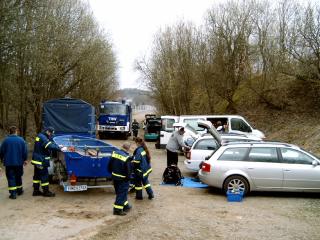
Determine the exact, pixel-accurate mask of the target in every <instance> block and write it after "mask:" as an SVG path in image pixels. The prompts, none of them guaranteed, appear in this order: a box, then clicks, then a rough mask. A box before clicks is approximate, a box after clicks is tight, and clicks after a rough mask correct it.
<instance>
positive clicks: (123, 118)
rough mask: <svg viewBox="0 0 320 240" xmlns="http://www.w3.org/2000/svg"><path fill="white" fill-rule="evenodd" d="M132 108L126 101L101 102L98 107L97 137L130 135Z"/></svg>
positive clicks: (126, 136) (125, 136)
mask: <svg viewBox="0 0 320 240" xmlns="http://www.w3.org/2000/svg"><path fill="white" fill-rule="evenodd" d="M131 122H132V108H131V104H130V103H129V102H127V101H122V102H114V101H103V102H101V103H100V105H99V116H98V124H97V131H98V134H99V137H100V138H101V139H102V138H104V137H109V136H115V135H120V136H122V137H124V138H125V139H127V138H128V136H129V135H131Z"/></svg>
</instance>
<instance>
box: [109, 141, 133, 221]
mask: <svg viewBox="0 0 320 240" xmlns="http://www.w3.org/2000/svg"><path fill="white" fill-rule="evenodd" d="M129 149H130V144H129V143H124V144H123V145H122V149H121V150H118V151H113V152H112V155H111V160H110V162H109V171H110V172H111V174H112V175H111V176H112V180H113V186H114V190H115V192H116V200H115V202H114V204H113V214H114V215H120V216H124V215H126V213H127V212H128V211H129V210H130V209H131V205H130V204H129V202H128V190H129V180H130V175H131V167H130V165H131V161H130V156H129V153H128V151H129Z"/></svg>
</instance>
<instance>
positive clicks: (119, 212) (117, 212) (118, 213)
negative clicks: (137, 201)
mask: <svg viewBox="0 0 320 240" xmlns="http://www.w3.org/2000/svg"><path fill="white" fill-rule="evenodd" d="M113 215H119V216H125V215H127V214H126V213H125V212H124V211H123V210H122V209H116V208H114V209H113Z"/></svg>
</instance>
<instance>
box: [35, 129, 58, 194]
mask: <svg viewBox="0 0 320 240" xmlns="http://www.w3.org/2000/svg"><path fill="white" fill-rule="evenodd" d="M53 134H54V129H53V128H52V127H48V128H45V129H44V131H43V132H41V133H39V134H38V135H37V137H36V139H35V143H34V150H33V154H32V160H31V164H32V165H34V175H33V194H32V196H44V197H54V196H55V193H53V192H51V191H49V173H48V167H49V166H50V158H51V157H50V156H51V152H53V151H56V152H59V151H61V150H60V147H59V146H58V145H57V144H55V143H54V142H53V141H52V137H53ZM40 185H41V187H42V190H43V192H41V191H40Z"/></svg>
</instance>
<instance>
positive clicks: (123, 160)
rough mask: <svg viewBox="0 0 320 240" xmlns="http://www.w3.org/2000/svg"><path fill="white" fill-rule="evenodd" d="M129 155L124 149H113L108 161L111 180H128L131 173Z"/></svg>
mask: <svg viewBox="0 0 320 240" xmlns="http://www.w3.org/2000/svg"><path fill="white" fill-rule="evenodd" d="M130 164H131V162H130V157H129V154H128V153H127V152H125V151H122V150H118V151H113V152H112V155H111V160H110V162H109V171H110V172H111V174H112V179H113V180H120V181H129V179H130V175H131V167H130Z"/></svg>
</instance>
